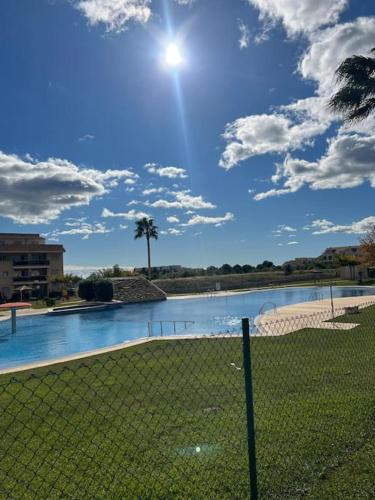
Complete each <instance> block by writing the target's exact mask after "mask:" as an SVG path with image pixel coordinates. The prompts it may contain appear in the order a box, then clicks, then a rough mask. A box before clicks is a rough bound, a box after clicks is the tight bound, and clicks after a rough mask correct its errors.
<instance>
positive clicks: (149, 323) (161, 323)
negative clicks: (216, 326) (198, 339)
mask: <svg viewBox="0 0 375 500" xmlns="http://www.w3.org/2000/svg"><path fill="white" fill-rule="evenodd" d="M153 323H157V324H159V325H160V335H163V324H167V323H171V324H173V332H174V333H176V324H180V323H182V324H183V325H184V326H185V330H186V329H187V326H188V325H194V323H195V321H191V320H150V321H148V322H147V326H148V336H149V337H152V325H153Z"/></svg>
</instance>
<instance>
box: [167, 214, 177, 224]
mask: <svg viewBox="0 0 375 500" xmlns="http://www.w3.org/2000/svg"><path fill="white" fill-rule="evenodd" d="M167 222H169V223H170V224H178V223H179V222H180V219H179V218H178V217H176V216H174V215H171V216H170V217H167Z"/></svg>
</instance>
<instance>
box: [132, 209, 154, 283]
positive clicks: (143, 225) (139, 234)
mask: <svg viewBox="0 0 375 500" xmlns="http://www.w3.org/2000/svg"><path fill="white" fill-rule="evenodd" d="M143 236H145V237H146V240H147V267H148V279H149V280H151V249H150V239H151V238H154V239H155V240H157V239H158V236H159V234H158V226H155V225H154V219H147V218H146V217H143V219H140V220H137V221H136V223H135V231H134V239H135V240H137V239H138V238H143Z"/></svg>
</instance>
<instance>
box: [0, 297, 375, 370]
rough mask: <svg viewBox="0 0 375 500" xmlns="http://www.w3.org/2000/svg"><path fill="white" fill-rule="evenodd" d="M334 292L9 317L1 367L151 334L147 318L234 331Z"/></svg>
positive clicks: (191, 328) (166, 328) (3, 327)
mask: <svg viewBox="0 0 375 500" xmlns="http://www.w3.org/2000/svg"><path fill="white" fill-rule="evenodd" d="M333 294H334V297H348V296H357V295H372V294H375V288H366V287H363V288H361V287H353V288H349V287H345V288H344V287H336V288H334V289H333ZM328 297H329V288H328V287H324V288H323V287H322V288H318V287H316V288H315V287H314V288H312V287H309V288H298V287H296V288H287V289H285V288H284V289H281V288H280V289H272V290H262V291H256V292H249V293H244V294H235V295H230V296H226V297H223V296H221V297H217V296H216V297H215V296H214V297H198V298H192V299H168V300H167V301H164V302H153V303H148V304H133V305H127V306H124V307H122V308H120V309H113V310H108V311H102V312H90V313H85V314H72V315H65V316H34V317H28V318H27V317H24V318H18V320H17V333H16V334H14V335H11V334H9V333H8V332H9V330H10V324H9V321H2V322H0V369H2V368H8V367H13V366H18V365H22V364H26V363H32V362H35V361H41V360H53V359H56V358H59V357H63V356H68V355H72V354H77V353H80V352H86V351H90V350H93V349H99V348H103V347H108V346H111V345H115V344H120V343H122V342H126V341H129V340H133V339H137V338H142V337H147V336H148V333H149V327H148V322H149V321H154V322H155V323H152V334H154V335H159V334H160V328H161V327H160V323H158V321H168V320H176V321H194V322H195V323H194V324H189V323H188V324H187V330H186V331H185V330H184V326H185V325H184V324H183V323H176V330H177V333H180V332H182V331H183V332H184V333H192V334H193V333H218V332H234V331H238V330H239V327H240V321H241V318H242V317H244V316H249V317H255V316H257V315H258V314H259V312H262V311H265V310H267V309H271V308H273V307H274V305H275V306H276V307H280V306H283V305H287V304H297V303H299V302H305V301H308V300H316V299H321V298H328ZM173 331H174V326H173V323H170V324H166V323H164V324H163V333H164V334H168V333H173Z"/></svg>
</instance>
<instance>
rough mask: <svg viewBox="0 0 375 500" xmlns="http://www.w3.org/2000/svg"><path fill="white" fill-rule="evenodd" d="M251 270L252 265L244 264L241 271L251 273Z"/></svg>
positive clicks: (252, 268)
mask: <svg viewBox="0 0 375 500" xmlns="http://www.w3.org/2000/svg"><path fill="white" fill-rule="evenodd" d="M251 271H254V267H253V266H250V265H249V264H245V265H244V266H242V272H243V273H251Z"/></svg>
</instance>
